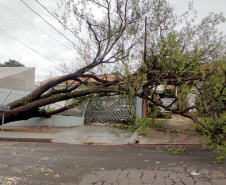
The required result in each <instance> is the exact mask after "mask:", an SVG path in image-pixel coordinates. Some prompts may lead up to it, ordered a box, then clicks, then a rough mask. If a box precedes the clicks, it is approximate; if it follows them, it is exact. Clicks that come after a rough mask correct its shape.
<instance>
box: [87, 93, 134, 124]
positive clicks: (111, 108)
mask: <svg viewBox="0 0 226 185" xmlns="http://www.w3.org/2000/svg"><path fill="white" fill-rule="evenodd" d="M134 113H135V97H131V96H122V95H121V96H113V97H101V98H97V99H94V100H89V103H88V106H87V110H86V112H85V119H86V122H90V121H100V122H106V121H123V120H128V119H129V118H131V117H132V116H133V115H134Z"/></svg>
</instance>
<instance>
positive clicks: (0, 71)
mask: <svg viewBox="0 0 226 185" xmlns="http://www.w3.org/2000/svg"><path fill="white" fill-rule="evenodd" d="M33 68H34V67H0V78H4V77H6V76H10V75H13V74H16V73H20V72H23V71H26V70H29V69H33Z"/></svg>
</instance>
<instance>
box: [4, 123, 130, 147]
mask: <svg viewBox="0 0 226 185" xmlns="http://www.w3.org/2000/svg"><path fill="white" fill-rule="evenodd" d="M130 139H131V133H129V132H126V131H125V130H122V129H119V128H113V127H108V126H96V125H83V126H79V127H75V128H71V129H68V130H65V131H61V132H58V133H53V134H50V133H27V132H26V133H24V132H13V131H10V132H8V131H5V132H4V131H0V141H30V142H53V143H67V144H108V145H122V144H128V142H129V140H130Z"/></svg>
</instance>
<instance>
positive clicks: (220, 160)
mask: <svg viewBox="0 0 226 185" xmlns="http://www.w3.org/2000/svg"><path fill="white" fill-rule="evenodd" d="M224 160H225V156H223V155H220V156H218V157H216V160H215V161H213V164H223V163H224Z"/></svg>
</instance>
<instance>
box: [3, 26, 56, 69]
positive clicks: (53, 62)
mask: <svg viewBox="0 0 226 185" xmlns="http://www.w3.org/2000/svg"><path fill="white" fill-rule="evenodd" d="M0 31H2V32H3V33H5V34H6V35H8V36H10V37H11V38H13V39H15V40H16V41H17V42H19V43H21V44H22V45H24V46H26V47H27V48H29V49H31V50H32V51H34V52H36V53H38V54H39V55H41V56H42V57H44V58H45V59H47V60H49V61H50V62H53V63H54V64H57V65H59V64H58V63H56V62H54V61H53V60H51V59H50V58H48V57H46V56H44V55H43V54H41V53H40V52H38V51H36V50H35V49H33V48H31V47H30V46H28V45H26V44H24V43H23V42H21V41H20V40H18V39H17V38H15V37H14V36H12V35H10V34H9V33H7V32H6V31H4V30H3V29H1V28H0ZM59 66H60V65H59Z"/></svg>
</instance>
